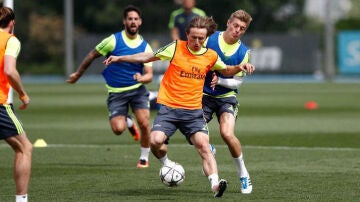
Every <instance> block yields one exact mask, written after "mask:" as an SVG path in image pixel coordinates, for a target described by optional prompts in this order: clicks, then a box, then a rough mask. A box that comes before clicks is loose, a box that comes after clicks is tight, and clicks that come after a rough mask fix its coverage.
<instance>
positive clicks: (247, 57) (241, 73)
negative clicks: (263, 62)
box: [235, 50, 250, 77]
mask: <svg viewBox="0 0 360 202" xmlns="http://www.w3.org/2000/svg"><path fill="white" fill-rule="evenodd" d="M249 58H250V50H248V51H246V53H245V56H244V59H243V60H242V61H241V63H240V64H245V63H248V62H249ZM245 75H246V74H245V73H244V72H242V71H240V72H239V73H237V74H235V76H239V77H244V76H245Z"/></svg>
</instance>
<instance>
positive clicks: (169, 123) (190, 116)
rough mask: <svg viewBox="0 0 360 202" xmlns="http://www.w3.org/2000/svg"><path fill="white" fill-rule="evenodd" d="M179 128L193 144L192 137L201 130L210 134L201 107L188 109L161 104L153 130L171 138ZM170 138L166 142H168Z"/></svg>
mask: <svg viewBox="0 0 360 202" xmlns="http://www.w3.org/2000/svg"><path fill="white" fill-rule="evenodd" d="M177 129H179V130H180V132H181V133H182V134H183V135H184V136H185V137H186V139H187V141H188V142H189V144H192V143H191V141H190V137H191V136H192V135H193V134H195V133H196V132H199V131H201V132H203V133H205V134H209V129H208V126H207V124H206V122H205V119H204V116H203V111H202V110H201V109H198V110H188V109H178V108H171V107H167V106H164V105H162V106H160V109H159V111H158V114H157V116H156V118H155V120H154V124H153V127H152V129H151V131H162V132H164V133H165V135H166V136H167V137H168V140H169V138H170V137H171V136H172V135H173V134H174V133H175V132H176V130H177ZM168 140H167V142H166V143H168Z"/></svg>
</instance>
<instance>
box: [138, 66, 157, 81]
mask: <svg viewBox="0 0 360 202" xmlns="http://www.w3.org/2000/svg"><path fill="white" fill-rule="evenodd" d="M134 79H135V80H136V81H137V82H140V83H144V84H146V83H150V82H151V81H152V80H153V70H152V67H151V66H144V74H140V73H136V74H135V75H134Z"/></svg>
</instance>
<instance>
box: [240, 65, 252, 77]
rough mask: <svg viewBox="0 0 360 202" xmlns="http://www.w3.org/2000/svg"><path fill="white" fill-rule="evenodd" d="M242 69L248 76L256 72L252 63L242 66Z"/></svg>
mask: <svg viewBox="0 0 360 202" xmlns="http://www.w3.org/2000/svg"><path fill="white" fill-rule="evenodd" d="M240 69H241V70H242V71H244V72H246V73H248V74H252V73H253V72H254V71H255V66H254V65H252V64H251V63H245V64H240Z"/></svg>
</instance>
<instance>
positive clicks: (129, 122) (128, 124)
mask: <svg viewBox="0 0 360 202" xmlns="http://www.w3.org/2000/svg"><path fill="white" fill-rule="evenodd" d="M133 124H134V122H133V121H132V119H131V118H129V117H126V125H127V127H128V128H130V127H132V126H133Z"/></svg>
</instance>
